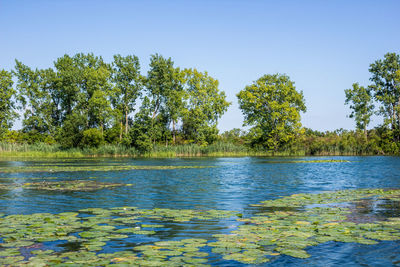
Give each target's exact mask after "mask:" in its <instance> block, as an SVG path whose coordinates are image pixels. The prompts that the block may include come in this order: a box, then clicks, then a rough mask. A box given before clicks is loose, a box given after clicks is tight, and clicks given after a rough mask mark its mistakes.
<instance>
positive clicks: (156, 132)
mask: <svg viewBox="0 0 400 267" xmlns="http://www.w3.org/2000/svg"><path fill="white" fill-rule="evenodd" d="M0 75H1V76H0V81H1V96H0V97H1V100H2V101H1V102H2V106H1V116H2V117H1V129H0V138H1V139H4V138H5V135H6V134H7V132H9V129H10V127H11V126H12V124H13V122H14V120H15V119H16V118H17V117H18V112H17V111H20V113H23V118H22V131H21V132H22V133H23V134H25V139H27V140H28V141H29V142H31V143H34V142H47V143H55V142H57V143H59V144H61V145H62V146H63V147H66V148H70V147H82V146H98V145H100V144H102V143H104V142H107V143H121V144H124V145H126V146H133V147H135V148H137V149H138V150H140V151H148V150H149V149H151V147H152V145H153V144H156V143H165V144H169V143H172V144H175V143H176V142H177V138H180V139H179V140H178V141H179V142H182V140H185V141H186V142H193V143H198V144H202V145H206V144H209V143H212V142H214V140H215V139H216V136H217V134H218V130H217V122H218V119H219V118H220V117H221V116H222V115H223V114H224V112H225V111H226V110H227V108H228V106H229V105H230V103H229V102H228V101H226V96H225V93H224V92H222V91H220V90H219V88H218V81H217V80H216V79H214V78H213V77H211V76H209V75H208V73H207V72H200V71H197V70H196V69H180V68H178V67H175V66H174V62H173V61H172V60H171V58H164V57H163V56H161V55H158V54H155V55H152V56H151V58H150V66H149V71H148V73H147V75H146V76H144V75H142V74H141V72H140V63H139V59H138V57H136V56H134V55H128V56H121V55H115V56H114V60H113V62H111V63H107V62H105V61H104V60H103V59H102V57H98V56H95V55H93V54H82V53H79V54H76V55H74V56H69V55H64V56H63V57H60V58H58V59H57V60H56V61H55V62H54V67H52V68H47V69H32V68H30V67H29V66H26V65H25V64H23V63H22V62H20V61H18V60H16V65H15V68H14V70H12V71H11V72H8V71H5V70H2V71H1V72H0ZM13 77H14V78H15V80H16V82H15V86H14V82H13ZM139 104H140V105H139ZM14 133H15V132H14ZM9 139H10V137H9ZM11 139H12V137H11Z"/></svg>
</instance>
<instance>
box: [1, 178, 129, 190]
mask: <svg viewBox="0 0 400 267" xmlns="http://www.w3.org/2000/svg"><path fill="white" fill-rule="evenodd" d="M131 185H132V184H122V183H103V182H97V181H94V180H70V181H51V182H48V181H43V182H33V183H24V184H16V183H0V189H7V190H10V189H15V188H18V187H21V188H24V189H35V190H48V191H95V190H99V189H104V188H112V187H118V186H131Z"/></svg>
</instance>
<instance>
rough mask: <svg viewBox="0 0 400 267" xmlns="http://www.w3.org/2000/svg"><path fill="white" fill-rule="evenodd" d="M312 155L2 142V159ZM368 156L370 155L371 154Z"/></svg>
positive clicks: (224, 147) (215, 147) (221, 145)
mask: <svg viewBox="0 0 400 267" xmlns="http://www.w3.org/2000/svg"><path fill="white" fill-rule="evenodd" d="M356 154H357V153H350V152H340V151H337V150H331V151H321V152H318V153H315V154H312V156H351V155H356ZM306 155H310V154H309V153H307V152H306V150H305V149H302V148H300V147H299V148H296V149H286V150H282V151H278V152H271V151H268V150H263V149H250V148H249V147H247V146H245V145H237V144H233V143H226V142H216V143H214V144H211V145H208V146H200V145H197V144H187V145H174V146H163V145H155V146H154V147H153V149H152V151H150V152H147V153H140V152H139V151H137V150H136V149H135V148H133V147H126V146H123V145H114V144H106V145H102V146H100V147H97V148H88V147H87V148H70V149H63V148H62V147H61V146H60V145H58V144H54V145H49V144H44V143H38V144H32V145H29V144H12V143H0V158H85V157H137V158H139V157H146V158H174V157H202V156H206V157H244V156H282V157H284V156H306ZM368 155H369V154H368Z"/></svg>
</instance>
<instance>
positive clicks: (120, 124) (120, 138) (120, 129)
mask: <svg viewBox="0 0 400 267" xmlns="http://www.w3.org/2000/svg"><path fill="white" fill-rule="evenodd" d="M119 126H120V127H119V141H120V142H121V141H122V121H120V122H119Z"/></svg>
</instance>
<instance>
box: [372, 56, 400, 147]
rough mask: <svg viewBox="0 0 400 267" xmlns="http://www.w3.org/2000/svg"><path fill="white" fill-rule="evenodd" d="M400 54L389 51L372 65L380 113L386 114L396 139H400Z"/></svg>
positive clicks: (373, 85)
mask: <svg viewBox="0 0 400 267" xmlns="http://www.w3.org/2000/svg"><path fill="white" fill-rule="evenodd" d="M399 70H400V56H399V55H397V54H396V53H387V54H386V55H385V56H384V59H383V60H381V59H379V60H377V61H375V62H374V63H372V64H371V65H370V68H369V72H371V74H372V77H371V79H370V80H371V81H372V82H373V84H372V85H371V89H372V90H373V91H374V97H375V99H376V100H377V101H378V102H379V103H380V104H381V105H382V106H381V107H380V113H381V114H382V115H384V118H385V122H386V124H390V125H391V128H392V130H393V131H394V140H395V141H400V78H399Z"/></svg>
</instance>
